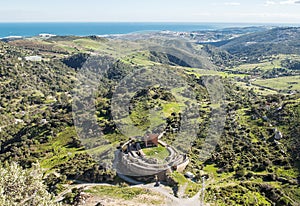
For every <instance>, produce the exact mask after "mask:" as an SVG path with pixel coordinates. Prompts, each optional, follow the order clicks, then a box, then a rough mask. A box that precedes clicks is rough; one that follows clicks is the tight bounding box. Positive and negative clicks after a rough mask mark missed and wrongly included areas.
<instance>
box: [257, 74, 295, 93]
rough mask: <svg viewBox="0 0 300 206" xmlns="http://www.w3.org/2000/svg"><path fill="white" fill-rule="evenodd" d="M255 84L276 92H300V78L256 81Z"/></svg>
mask: <svg viewBox="0 0 300 206" xmlns="http://www.w3.org/2000/svg"><path fill="white" fill-rule="evenodd" d="M254 84H257V85H260V86H264V87H270V88H273V89H275V90H298V91H300V76H288V77H279V78H272V79H261V80H256V81H255V82H254Z"/></svg>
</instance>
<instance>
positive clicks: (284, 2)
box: [279, 0, 296, 5]
mask: <svg viewBox="0 0 300 206" xmlns="http://www.w3.org/2000/svg"><path fill="white" fill-rule="evenodd" d="M295 2H296V1H295V0H287V1H281V2H279V4H281V5H287V4H288V5H291V4H295Z"/></svg>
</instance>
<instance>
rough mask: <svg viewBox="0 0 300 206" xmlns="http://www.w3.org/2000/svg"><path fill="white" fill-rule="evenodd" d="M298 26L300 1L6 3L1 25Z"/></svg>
mask: <svg viewBox="0 0 300 206" xmlns="http://www.w3.org/2000/svg"><path fill="white" fill-rule="evenodd" d="M44 21H47V22H57V21H60V22H69V21H72V22H85V21H87V22H105V21H117V22H120V21H121V22H128V21H129V22H145V21H146V22H250V23H255V22H257V23H268V22H269V23H297V24H298V23H300V0H252V1H246V0H236V1H235V0H232V1H231V0H218V1H217V0H209V1H207V0H206V1H205V0H98V1H97V0H47V1H46V0H39V1H38V0H26V1H24V0H9V1H2V2H1V6H0V22H44Z"/></svg>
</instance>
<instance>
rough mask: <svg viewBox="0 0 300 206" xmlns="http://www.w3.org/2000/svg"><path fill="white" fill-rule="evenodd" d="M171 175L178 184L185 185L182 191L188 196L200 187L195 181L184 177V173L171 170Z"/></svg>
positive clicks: (195, 192)
mask: <svg viewBox="0 0 300 206" xmlns="http://www.w3.org/2000/svg"><path fill="white" fill-rule="evenodd" d="M172 177H173V179H174V180H175V181H176V182H177V183H178V184H179V186H181V187H186V188H185V191H184V192H185V195H186V196H188V197H193V196H194V195H196V194H197V192H199V190H200V189H201V186H200V184H197V183H195V182H192V181H191V180H188V179H186V178H185V177H184V175H183V174H181V173H179V172H173V173H172Z"/></svg>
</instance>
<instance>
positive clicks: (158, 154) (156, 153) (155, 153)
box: [143, 145, 170, 160]
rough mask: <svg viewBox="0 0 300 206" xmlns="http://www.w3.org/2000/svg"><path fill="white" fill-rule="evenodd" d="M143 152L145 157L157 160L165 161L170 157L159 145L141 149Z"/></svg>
mask: <svg viewBox="0 0 300 206" xmlns="http://www.w3.org/2000/svg"><path fill="white" fill-rule="evenodd" d="M143 152H144V153H145V155H146V156H147V157H152V158H156V159H159V160H165V159H166V158H167V157H168V156H169V155H170V154H169V151H168V150H167V149H166V148H165V147H163V146H161V145H158V146H157V147H151V148H145V149H143Z"/></svg>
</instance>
